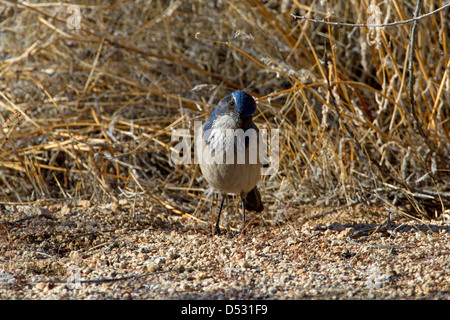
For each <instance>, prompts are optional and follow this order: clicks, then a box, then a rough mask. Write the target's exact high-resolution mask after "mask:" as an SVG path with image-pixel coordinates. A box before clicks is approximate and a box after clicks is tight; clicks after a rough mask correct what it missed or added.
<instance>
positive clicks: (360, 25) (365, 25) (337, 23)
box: [291, 1, 450, 28]
mask: <svg viewBox="0 0 450 320" xmlns="http://www.w3.org/2000/svg"><path fill="white" fill-rule="evenodd" d="M417 3H418V4H419V3H420V1H418V2H417ZM417 7H418V6H417ZM448 7H450V3H447V4H446V5H444V6H442V7H440V8H439V9H436V10H434V11H431V12H429V13H427V14H424V15H422V16H420V17H417V16H416V15H415V16H414V18H411V19H408V20H404V21H395V22H391V23H383V24H367V23H346V22H331V21H325V20H318V19H311V18H307V17H305V16H297V15H295V14H291V16H292V17H294V18H295V19H302V20H306V21H310V22H315V23H322V24H326V25H331V26H339V27H357V28H384V27H393V26H398V25H402V24H408V23H411V22H414V23H416V22H417V21H419V20H422V19H425V18H428V17H429V16H432V15H433V14H435V13H438V12H440V11H442V10H445V9H446V8H448ZM416 10H417V8H416Z"/></svg>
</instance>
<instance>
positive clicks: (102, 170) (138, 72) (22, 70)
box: [0, 0, 450, 217]
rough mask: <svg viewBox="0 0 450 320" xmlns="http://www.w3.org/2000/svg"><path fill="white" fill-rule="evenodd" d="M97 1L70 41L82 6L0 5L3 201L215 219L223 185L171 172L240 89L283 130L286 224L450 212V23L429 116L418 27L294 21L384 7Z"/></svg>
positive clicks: (273, 190)
mask: <svg viewBox="0 0 450 320" xmlns="http://www.w3.org/2000/svg"><path fill="white" fill-rule="evenodd" d="M84 2H85V3H88V4H86V5H84V4H79V7H80V9H81V17H82V20H81V29H79V30H70V29H69V28H68V27H67V21H68V19H69V17H70V16H71V13H67V8H68V6H69V5H70V3H65V4H61V3H53V2H51V3H47V4H44V3H40V4H37V3H36V4H27V5H25V4H14V2H12V1H11V2H10V1H0V21H1V27H0V28H1V29H2V33H1V35H0V37H1V44H0V45H1V50H0V95H1V98H0V111H1V113H0V121H1V124H2V130H1V136H0V201H2V202H3V203H11V202H20V203H28V202H33V201H38V200H39V201H42V200H44V199H45V200H51V201H60V200H62V201H79V200H80V199H91V200H95V201H98V202H104V201H111V200H114V199H117V198H121V197H128V198H131V199H135V200H136V201H138V200H141V199H144V200H146V201H148V202H150V203H151V204H152V205H154V206H156V207H161V208H165V209H168V210H169V211H172V212H175V213H178V214H182V213H185V214H187V213H189V214H191V215H192V216H198V213H199V212H202V211H205V210H206V209H207V208H210V202H209V201H208V200H207V199H205V195H204V192H203V189H204V188H205V187H206V185H205V182H204V181H202V178H201V175H200V172H199V169H198V167H197V166H196V165H179V166H172V165H171V163H170V161H169V157H170V151H171V147H173V146H174V144H175V143H176V141H175V142H174V141H172V139H171V136H172V133H173V129H190V130H191V132H192V129H193V122H194V121H195V120H202V121H205V120H206V119H207V117H208V114H209V113H210V112H211V111H212V109H213V108H214V105H215V104H216V103H217V101H218V100H219V99H220V98H221V97H223V96H224V95H226V94H228V93H229V92H230V91H232V90H235V89H238V88H239V89H245V90H247V91H249V92H250V93H252V94H253V95H254V96H255V97H257V101H258V102H259V111H260V115H259V116H258V117H257V118H256V122H257V123H258V125H259V126H260V127H266V128H276V129H279V130H280V133H281V135H280V136H281V159H280V167H279V171H278V172H277V174H275V175H273V176H270V177H266V178H265V179H264V182H263V184H262V186H263V187H262V193H263V197H264V201H265V203H266V204H267V205H268V206H269V208H271V209H270V212H272V213H276V211H277V210H288V209H292V210H295V208H296V207H297V206H300V205H302V204H305V203H308V204H314V205H326V206H330V207H338V206H342V205H352V204H355V203H361V204H368V205H377V206H384V207H388V208H389V209H390V210H392V211H396V210H399V211H401V212H403V213H404V214H406V215H409V216H410V217H436V216H440V215H441V214H442V213H443V212H445V211H446V210H447V211H448V210H449V207H450V195H449V190H450V184H449V182H450V179H449V177H450V160H449V159H450V121H449V119H450V111H449V110H450V108H449V105H450V93H449V90H450V79H449V75H448V72H449V68H450V56H449V55H448V53H447V52H448V50H449V32H450V29H449V28H450V27H449V24H448V21H449V19H450V9H447V10H443V11H440V12H439V13H437V14H435V15H433V16H430V17H428V18H426V19H422V20H420V21H419V22H418V24H417V29H416V46H415V47H416V50H415V51H414V56H415V63H414V65H413V66H414V75H415V81H414V86H413V92H412V93H413V96H414V98H415V102H414V106H415V113H414V114H413V113H412V110H414V109H413V108H412V106H411V103H410V102H411V101H410V98H409V97H410V95H409V91H408V80H409V74H408V64H409V61H408V56H409V50H410V48H409V44H410V32H411V24H405V25H398V26H393V27H386V28H380V29H377V30H374V29H368V28H357V27H344V26H341V27H331V26H327V25H324V24H320V23H313V22H310V21H305V20H296V19H294V18H293V17H292V16H291V14H296V15H306V14H308V15H309V16H310V17H313V18H317V19H324V18H326V17H327V12H328V13H329V15H328V18H329V19H330V20H331V21H342V22H350V23H364V22H366V21H367V20H368V19H369V18H370V17H369V16H368V14H367V12H368V10H367V9H368V5H369V4H370V3H369V2H368V1H357V0H352V1H300V0H291V1H290V0H284V1H258V0H246V1H203V0H202V1H190V0H185V1H181V0H178V1H177V0H174V1H163V0H155V1H134V2H131V1H115V2H114V3H113V4H111V2H109V1H84ZM27 3H28V2H27ZM322 4H323V5H322ZM442 5H443V3H442V1H431V2H430V1H426V3H425V4H424V5H423V6H422V10H421V11H422V13H427V12H430V11H432V10H435V9H437V8H439V7H441V6H442ZM379 8H380V10H381V12H382V13H383V14H382V17H381V18H382V19H383V20H382V22H383V23H387V22H394V21H401V20H405V19H408V18H411V17H413V15H414V3H413V4H410V2H408V1H403V0H399V1H387V2H380V3H379ZM384 19H386V20H384ZM371 30H372V31H374V33H370V32H371ZM324 44H326V46H325V45H324ZM325 55H326V57H327V60H328V61H329V63H328V65H325V64H324V63H323V61H324V57H325ZM327 76H328V79H329V83H330V84H329V86H328V85H327V81H326V79H327ZM331 93H332V94H333V98H334V100H333V99H332V97H331V95H330V94H331ZM336 108H338V111H339V113H337V112H336ZM339 115H340V116H339ZM414 115H415V116H416V117H414ZM414 119H417V121H416V122H415V121H414ZM415 123H416V125H415ZM417 124H418V126H417ZM417 128H419V130H416V129H417ZM420 129H421V130H422V131H423V132H424V134H423V135H422V134H420ZM350 133H351V135H350ZM358 146H360V147H361V149H362V150H360V148H359V147H358Z"/></svg>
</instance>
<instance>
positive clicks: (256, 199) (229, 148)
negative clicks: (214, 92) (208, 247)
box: [200, 90, 264, 234]
mask: <svg viewBox="0 0 450 320" xmlns="http://www.w3.org/2000/svg"><path fill="white" fill-rule="evenodd" d="M255 111H256V103H255V100H254V99H253V98H252V96H251V95H249V94H248V93H246V92H244V91H241V90H237V91H234V92H232V93H231V94H229V95H228V96H226V97H225V98H223V99H222V100H220V102H219V103H218V105H217V106H216V108H215V109H214V111H213V112H212V113H211V116H210V117H209V119H208V121H207V122H206V124H205V126H204V128H203V136H202V137H201V140H202V141H201V146H202V151H201V152H202V160H201V161H200V169H201V171H202V174H203V177H204V178H205V179H206V181H207V182H208V183H209V184H210V185H211V186H212V187H213V188H215V189H216V190H218V191H220V192H221V193H222V201H221V202H220V206H219V213H218V215H217V220H216V224H215V227H214V234H220V228H219V220H220V214H221V212H222V206H223V202H224V200H225V197H226V196H227V194H229V193H232V194H238V195H240V198H241V202H242V227H241V231H244V227H245V211H246V210H250V211H256V212H261V211H262V210H263V209H264V206H263V204H262V201H261V195H260V193H259V191H258V189H257V187H256V184H257V183H258V181H259V180H260V178H261V167H262V166H263V165H262V162H261V160H260V159H259V157H258V152H259V150H260V149H259V144H260V143H262V142H260V141H258V139H259V135H258V132H259V131H258V128H257V127H256V125H255V123H253V119H252V115H253V113H254V112H255Z"/></svg>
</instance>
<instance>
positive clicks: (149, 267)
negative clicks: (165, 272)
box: [147, 263, 160, 272]
mask: <svg viewBox="0 0 450 320" xmlns="http://www.w3.org/2000/svg"><path fill="white" fill-rule="evenodd" d="M159 268H160V266H159V264H157V263H150V264H148V265H147V271H148V272H156V271H158V270H159Z"/></svg>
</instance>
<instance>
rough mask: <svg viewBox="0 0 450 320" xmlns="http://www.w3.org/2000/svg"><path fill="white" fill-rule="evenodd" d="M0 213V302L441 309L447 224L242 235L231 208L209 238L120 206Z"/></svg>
mask: <svg viewBox="0 0 450 320" xmlns="http://www.w3.org/2000/svg"><path fill="white" fill-rule="evenodd" d="M0 210H1V212H2V214H1V229H0V245H1V247H0V298H1V299H213V300H216V299H283V300H284V299H384V300H391V299H449V298H450V260H449V258H448V257H449V253H450V241H449V239H450V227H449V220H448V218H446V217H442V218H441V219H440V220H437V221H414V220H411V219H408V220H406V219H404V218H403V217H398V216H394V215H393V214H391V215H390V220H387V217H388V216H389V214H388V213H387V212H384V211H383V210H382V209H379V208H372V207H363V206H354V207H349V208H346V209H341V210H334V211H333V210H331V212H330V211H329V210H330V208H314V207H308V206H304V207H300V208H295V209H292V210H290V211H278V212H277V213H276V214H273V215H270V214H269V213H267V212H270V210H266V211H264V212H263V213H262V214H259V215H254V214H250V215H249V217H248V225H247V229H246V231H247V232H246V233H245V234H241V233H239V232H237V231H235V230H234V228H238V227H239V225H240V217H239V214H238V213H237V212H236V211H235V210H234V207H232V206H231V207H228V208H227V209H226V211H225V212H224V216H223V218H222V219H223V220H222V224H223V225H222V234H221V235H218V236H212V235H211V225H212V222H213V219H214V214H210V213H209V212H204V213H202V214H197V216H196V217H195V218H192V217H191V216H188V215H185V216H182V215H178V214H174V213H173V212H170V211H167V210H166V209H161V208H157V207H153V206H150V205H147V204H145V203H134V202H133V201H127V200H121V201H118V202H112V203H107V204H95V203H92V202H90V201H80V202H79V203H78V204H77V205H73V206H72V205H68V204H64V203H61V204H44V203H40V204H34V205H28V206H26V205H3V206H1V207H0ZM212 212H213V213H214V212H215V211H214V208H212ZM272 212H274V211H272ZM327 212H328V213H327ZM193 216H195V214H194V215H193ZM202 221H203V222H202Z"/></svg>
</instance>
